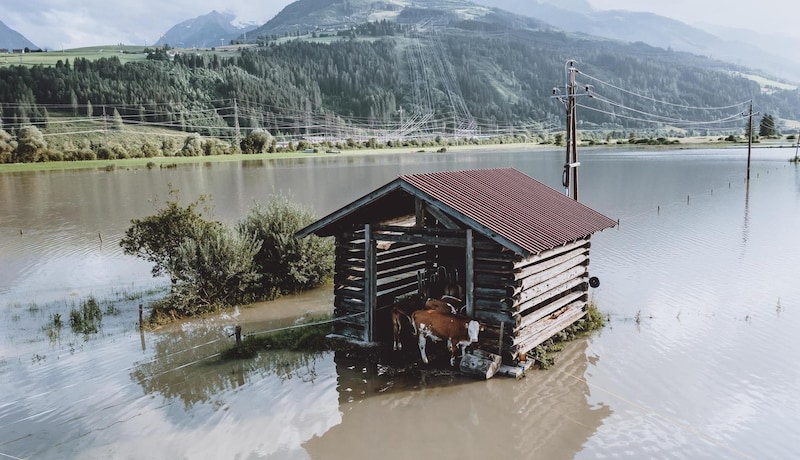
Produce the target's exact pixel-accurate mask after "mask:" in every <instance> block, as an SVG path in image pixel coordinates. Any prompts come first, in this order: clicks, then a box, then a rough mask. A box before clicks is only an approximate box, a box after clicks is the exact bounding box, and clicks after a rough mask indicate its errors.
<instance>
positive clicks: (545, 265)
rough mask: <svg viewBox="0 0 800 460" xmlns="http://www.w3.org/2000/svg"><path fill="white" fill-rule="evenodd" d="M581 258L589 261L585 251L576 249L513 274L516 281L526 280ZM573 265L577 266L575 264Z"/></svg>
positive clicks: (587, 253)
mask: <svg viewBox="0 0 800 460" xmlns="http://www.w3.org/2000/svg"><path fill="white" fill-rule="evenodd" d="M581 257H583V260H588V259H589V252H588V251H586V250H583V249H582V248H578V249H576V250H574V251H570V252H568V253H566V254H562V255H560V256H558V257H553V258H551V259H548V260H545V261H543V262H539V263H537V264H533V265H530V266H528V267H526V268H524V269H520V270H516V271H515V272H514V273H515V277H516V279H523V278H527V277H529V276H531V275H534V274H536V273H541V272H543V271H545V270H547V269H550V268H553V267H556V266H558V265H561V264H563V263H565V262H568V261H570V260H579V259H580V258H581ZM575 265H577V263H576V264H575Z"/></svg>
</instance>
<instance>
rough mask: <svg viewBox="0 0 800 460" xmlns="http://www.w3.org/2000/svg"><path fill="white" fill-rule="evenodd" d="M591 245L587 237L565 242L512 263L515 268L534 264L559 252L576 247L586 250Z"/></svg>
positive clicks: (563, 252) (568, 250) (565, 251)
mask: <svg viewBox="0 0 800 460" xmlns="http://www.w3.org/2000/svg"><path fill="white" fill-rule="evenodd" d="M590 247H591V243H590V242H589V239H588V238H587V239H581V240H577V241H574V242H572V243H568V244H565V245H563V246H558V247H555V248H553V249H548V250H547V251H543V252H540V253H539V254H535V255H532V256H530V257H527V258H525V259H521V260H518V261H517V262H516V263H515V264H514V265H515V266H514V268H515V269H521V268H525V267H526V266H528V265H531V264H535V263H537V262H540V261H543V260H547V259H549V258H551V257H553V256H557V255H559V254H565V253H567V252H570V251H573V250H575V249H578V248H584V249H586V250H588V249H589V248H590Z"/></svg>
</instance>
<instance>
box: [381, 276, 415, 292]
mask: <svg viewBox="0 0 800 460" xmlns="http://www.w3.org/2000/svg"><path fill="white" fill-rule="evenodd" d="M407 284H413V285H415V286H416V284H417V276H416V274H413V275H409V276H404V277H402V278H396V279H393V280H391V281H385V280H383V279H381V278H378V291H385V290H387V289H393V288H396V287H400V286H405V285H407Z"/></svg>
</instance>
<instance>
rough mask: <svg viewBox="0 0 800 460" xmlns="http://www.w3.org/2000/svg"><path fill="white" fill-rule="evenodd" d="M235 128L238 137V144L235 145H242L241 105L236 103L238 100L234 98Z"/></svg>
mask: <svg viewBox="0 0 800 460" xmlns="http://www.w3.org/2000/svg"><path fill="white" fill-rule="evenodd" d="M233 126H234V128H236V137H235V138H234V141H235V142H236V144H235V145H241V144H242V133H241V131H240V130H239V104H238V103H237V102H236V98H233Z"/></svg>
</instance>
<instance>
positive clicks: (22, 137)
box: [15, 126, 47, 163]
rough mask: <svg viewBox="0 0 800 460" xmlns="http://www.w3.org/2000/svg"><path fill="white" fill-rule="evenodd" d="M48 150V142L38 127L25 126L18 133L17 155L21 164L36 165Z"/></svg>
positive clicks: (17, 159)
mask: <svg viewBox="0 0 800 460" xmlns="http://www.w3.org/2000/svg"><path fill="white" fill-rule="evenodd" d="M46 149H47V141H45V140H44V136H43V135H42V132H41V131H39V128H37V127H36V126H25V127H23V128H22V129H20V130H19V131H18V132H17V155H16V158H15V160H16V161H18V162H20V163H35V162H37V161H39V160H40V159H41V156H42V154H43V153H44V152H45V150H46Z"/></svg>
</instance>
